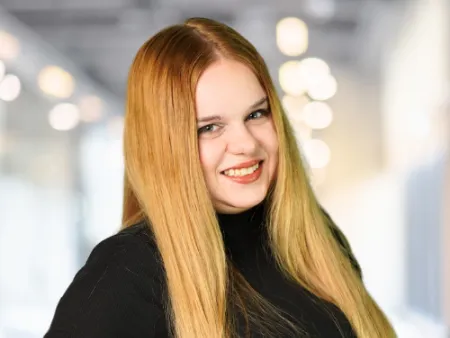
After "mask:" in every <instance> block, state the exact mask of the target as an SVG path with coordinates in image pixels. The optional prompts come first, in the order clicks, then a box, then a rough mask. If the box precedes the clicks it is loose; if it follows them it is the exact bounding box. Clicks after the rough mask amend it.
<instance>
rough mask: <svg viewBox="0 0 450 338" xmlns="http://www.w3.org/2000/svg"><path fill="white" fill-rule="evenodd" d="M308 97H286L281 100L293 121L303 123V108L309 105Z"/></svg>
mask: <svg viewBox="0 0 450 338" xmlns="http://www.w3.org/2000/svg"><path fill="white" fill-rule="evenodd" d="M308 102H309V100H308V98H307V97H306V96H304V95H302V96H292V95H287V94H286V95H284V96H283V98H282V99H281V103H282V105H283V108H284V111H285V113H286V115H287V116H288V118H289V120H291V121H301V120H302V112H303V108H304V107H305V106H306V105H307V104H308Z"/></svg>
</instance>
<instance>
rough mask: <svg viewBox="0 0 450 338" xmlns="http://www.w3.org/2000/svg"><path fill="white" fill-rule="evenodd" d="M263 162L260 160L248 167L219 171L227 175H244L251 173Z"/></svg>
mask: <svg viewBox="0 0 450 338" xmlns="http://www.w3.org/2000/svg"><path fill="white" fill-rule="evenodd" d="M263 163H264V161H263V160H262V161H259V162H258V163H256V164H254V165H252V166H250V167H248V168H240V169H228V170H224V171H221V172H220V173H221V174H222V175H224V176H228V177H244V176H248V175H251V174H253V173H254V172H255V171H257V170H258V169H259V168H260V167H261V166H262V164H263Z"/></svg>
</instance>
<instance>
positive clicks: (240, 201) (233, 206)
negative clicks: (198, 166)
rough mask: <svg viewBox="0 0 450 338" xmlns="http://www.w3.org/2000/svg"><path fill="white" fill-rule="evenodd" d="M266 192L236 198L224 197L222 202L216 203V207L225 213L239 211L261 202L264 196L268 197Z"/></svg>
mask: <svg viewBox="0 0 450 338" xmlns="http://www.w3.org/2000/svg"><path fill="white" fill-rule="evenodd" d="M266 196H267V192H266V193H258V194H252V195H249V196H242V194H241V196H239V197H235V198H226V199H222V200H221V201H220V202H218V203H216V209H217V210H218V211H219V212H225V213H238V212H242V211H245V210H248V209H250V208H253V207H254V206H255V205H258V204H259V203H261V202H262V201H263V200H264V198H266Z"/></svg>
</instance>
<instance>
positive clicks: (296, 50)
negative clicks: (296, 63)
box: [276, 17, 308, 56]
mask: <svg viewBox="0 0 450 338" xmlns="http://www.w3.org/2000/svg"><path fill="white" fill-rule="evenodd" d="M276 40H277V45H278V48H279V49H280V51H281V52H282V53H283V54H285V55H287V56H298V55H300V54H303V53H305V52H306V50H307V49H308V26H307V25H306V24H305V23H304V22H303V21H302V20H300V19H299V18H295V17H288V18H284V19H281V20H280V21H279V22H278V23H277V26H276Z"/></svg>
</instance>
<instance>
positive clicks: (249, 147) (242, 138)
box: [227, 125, 258, 155]
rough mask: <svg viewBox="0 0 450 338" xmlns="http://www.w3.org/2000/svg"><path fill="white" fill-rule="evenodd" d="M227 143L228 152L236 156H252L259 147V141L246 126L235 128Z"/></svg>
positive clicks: (230, 133)
mask: <svg viewBox="0 0 450 338" xmlns="http://www.w3.org/2000/svg"><path fill="white" fill-rule="evenodd" d="M227 142H228V143H227V150H228V152H230V153H232V154H235V155H241V154H252V153H254V152H255V150H256V149H257V147H258V141H257V139H256V138H255V137H254V136H253V134H252V133H251V131H250V130H248V128H247V127H246V126H245V125H243V126H236V127H234V128H233V130H232V131H230V132H229V134H228V140H227Z"/></svg>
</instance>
